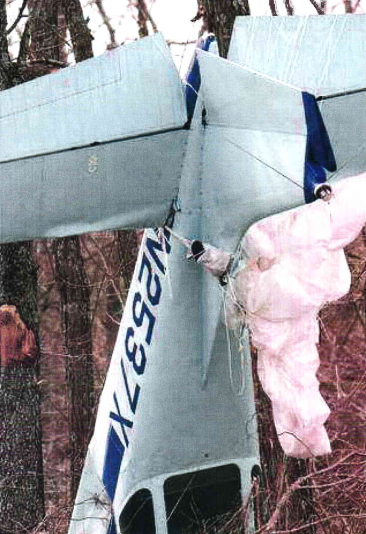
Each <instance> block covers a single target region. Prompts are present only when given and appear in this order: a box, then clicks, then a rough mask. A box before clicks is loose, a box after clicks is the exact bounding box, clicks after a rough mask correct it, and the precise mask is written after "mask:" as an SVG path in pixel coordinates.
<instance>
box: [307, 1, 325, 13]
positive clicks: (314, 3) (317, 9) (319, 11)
mask: <svg viewBox="0 0 366 534" xmlns="http://www.w3.org/2000/svg"><path fill="white" fill-rule="evenodd" d="M309 2H310V4H311V5H312V6H313V7H314V8H315V10H316V12H317V13H318V15H325V11H324V9H322V8H321V7H320V5H319V4H318V3H317V2H316V1H315V0H309Z"/></svg>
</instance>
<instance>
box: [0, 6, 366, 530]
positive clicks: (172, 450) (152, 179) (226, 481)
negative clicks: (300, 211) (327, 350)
mask: <svg viewBox="0 0 366 534" xmlns="http://www.w3.org/2000/svg"><path fill="white" fill-rule="evenodd" d="M365 33H366V18H365V17H364V16H361V15H360V16H352V17H351V16H347V15H344V16H327V17H258V18H252V17H239V18H238V19H237V20H236V23H235V28H234V32H233V37H232V42H231V46H230V52H229V57H228V60H224V59H222V58H219V57H217V56H216V55H214V54H212V53H210V52H205V51H201V52H199V53H198V61H199V67H200V77H201V88H200V90H199V93H198V97H197V102H196V109H195V112H194V115H193V117H192V120H191V121H190V123H188V122H187V112H186V106H185V99H184V91H183V87H182V83H181V81H180V79H179V76H178V73H177V71H176V69H175V66H174V63H173V60H172V58H171V56H170V52H169V49H168V47H167V46H166V44H165V43H164V40H163V38H162V36H161V35H159V34H157V35H155V36H153V37H148V38H145V39H142V40H140V41H137V42H134V43H131V44H128V45H126V46H124V47H122V48H119V49H116V50H113V51H110V52H107V53H106V54H105V55H104V56H101V57H99V58H96V59H91V60H89V61H86V62H84V63H82V64H80V65H77V66H76V67H72V68H69V69H65V70H63V71H61V72H58V73H57V74H53V75H51V76H46V77H44V78H40V79H38V80H35V81H33V82H29V83H27V84H24V85H21V86H19V87H16V88H14V89H11V90H8V91H5V92H4V93H2V94H1V95H0V126H1V127H0V146H1V150H0V172H1V181H0V198H1V227H0V239H1V241H2V242H11V241H19V240H25V239H35V238H50V237H56V236H57V237H58V236H66V235H75V234H78V233H83V232H91V231H100V230H106V229H115V228H142V227H145V228H148V230H146V231H145V235H144V238H143V242H142V245H141V250H140V253H139V257H138V261H137V264H136V269H135V274H134V278H133V282H132V285H131V288H130V291H129V296H128V299H127V303H126V306H125V311H124V315H123V319H122V322H121V326H120V330H119V334H118V339H117V342H116V347H115V350H114V353H113V356H112V360H111V364H110V369H109V371H108V375H107V378H106V382H105V386H104V390H103V393H102V396H101V399H100V405H99V411H98V416H97V421H96V426H95V431H94V435H93V438H92V440H91V443H90V445H89V450H88V454H87V458H86V461H85V466H84V471H83V475H82V478H81V482H80V487H79V491H78V495H77V497H76V502H75V507H74V512H73V516H72V519H71V523H70V530H69V534H107V533H108V534H120V533H122V532H123V533H124V534H127V533H128V534H142V533H143V534H178V533H183V532H184V531H186V530H187V529H191V530H192V529H193V530H192V531H195V530H194V528H195V525H196V522H197V518H199V519H200V520H209V519H210V518H212V517H214V516H216V515H218V514H225V513H228V512H231V511H233V510H235V509H236V507H238V506H240V503H241V502H242V500H243V499H245V498H246V496H247V495H248V494H249V492H250V489H251V484H252V479H253V477H257V476H258V474H259V473H260V465H261V462H260V457H259V445H258V436H257V429H256V420H255V407H254V400H253V385H252V379H251V364H250V348H249V335H248V330H247V327H246V326H245V324H243V325H242V328H241V330H240V340H238V339H237V337H236V336H235V332H233V331H229V330H228V329H227V328H226V326H225V311H223V308H224V306H223V301H224V298H225V287H224V286H223V285H221V284H220V283H219V281H218V280H217V278H215V277H214V276H212V275H211V274H210V273H207V272H206V271H205V270H203V269H202V267H201V266H200V265H199V263H198V262H195V261H187V258H186V247H185V246H182V245H184V244H186V245H187V246H188V248H189V247H191V248H192V246H193V243H196V245H197V243H201V245H202V243H204V244H205V243H209V244H211V245H213V246H214V247H216V248H217V249H219V250H222V251H224V252H225V253H227V254H229V255H232V256H233V257H235V254H236V252H237V250H238V247H239V244H240V242H241V239H242V237H243V236H244V234H245V233H246V232H247V231H248V229H249V228H250V227H251V225H253V224H254V223H257V222H258V221H259V220H261V219H263V218H267V217H270V216H272V215H274V214H278V213H282V212H284V211H286V210H291V209H293V208H297V207H298V206H302V205H303V204H304V203H305V202H310V203H311V202H313V201H316V198H317V191H319V187H320V188H321V186H322V185H323V184H324V183H325V182H326V181H327V184H329V191H328V192H327V191H326V193H330V195H331V194H332V187H333V184H336V183H337V182H338V181H340V180H342V179H344V178H347V177H349V176H354V175H357V174H358V173H362V172H364V171H365V170H366V156H365V150H364V137H365V135H364V134H365V133H366V118H365V116H364V115H363V114H362V113H360V112H359V110H360V108H362V106H363V105H364V101H365V98H366V68H365V67H366V65H365V63H366V59H365V58H366V54H365V46H366V39H365V37H366V36H365ZM30 95H31V98H30ZM25 118H26V119H27V121H28V122H31V123H32V124H33V125H34V127H33V130H32V132H27V131H24V129H23V124H24V120H25ZM56 124H57V125H58V126H57V128H55V125H56ZM350 125H352V128H351V127H350ZM34 131H37V132H39V135H37V136H36V135H34V133H33V132H34ZM19 132H21V134H20V133H19ZM19 137H21V138H22V139H23V142H22V143H21V144H20V145H19V142H18V140H19ZM334 188H335V189H336V185H334ZM320 190H321V189H320ZM30 192H31V194H30ZM323 193H324V189H323ZM19 198H24V199H26V200H25V201H24V202H23V203H22V204H19V203H15V202H12V199H19ZM326 201H327V200H326ZM316 202H324V200H318V201H316ZM316 202H314V205H315V204H316ZM350 209H351V208H350ZM365 218H366V217H365ZM151 228H160V230H152V229H151ZM202 247H203V250H204V249H205V245H202ZM191 252H192V250H191ZM201 252H202V249H201ZM193 256H194V250H193ZM226 274H228V275H230V273H226ZM310 452H311V451H310ZM193 503H194V506H193ZM197 528H198V527H197ZM253 528H254V527H253Z"/></svg>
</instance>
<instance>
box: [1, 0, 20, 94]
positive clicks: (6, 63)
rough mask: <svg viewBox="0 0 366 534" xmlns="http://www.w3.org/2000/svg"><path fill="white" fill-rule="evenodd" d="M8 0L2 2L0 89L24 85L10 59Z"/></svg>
mask: <svg viewBox="0 0 366 534" xmlns="http://www.w3.org/2000/svg"><path fill="white" fill-rule="evenodd" d="M7 21H8V19H7V14H6V0H0V89H8V88H9V87H12V86H13V85H17V84H19V83H22V81H23V80H22V79H21V76H20V73H19V71H18V68H17V66H16V65H14V64H13V63H12V61H11V59H10V54H9V48H8V39H7V31H6V26H7Z"/></svg>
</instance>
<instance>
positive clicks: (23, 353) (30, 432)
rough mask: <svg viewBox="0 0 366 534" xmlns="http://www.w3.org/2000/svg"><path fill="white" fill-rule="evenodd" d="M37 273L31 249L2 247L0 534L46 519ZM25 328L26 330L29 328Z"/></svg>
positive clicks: (26, 529)
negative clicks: (44, 516)
mask: <svg viewBox="0 0 366 534" xmlns="http://www.w3.org/2000/svg"><path fill="white" fill-rule="evenodd" d="M36 293H37V273H36V269H35V266H34V264H33V260H32V255H31V247H30V244H28V243H21V244H10V245H2V246H1V247H0V304H2V306H1V308H0V357H1V370H0V373H1V374H0V481H1V486H0V488H1V489H0V517H1V522H0V533H1V534H6V533H12V534H18V533H23V532H24V533H25V532H29V531H30V530H31V529H32V528H34V527H35V526H36V525H37V523H38V522H39V521H41V519H42V517H43V515H44V497H43V470H42V433H41V426H40V395H39V388H38V383H37V382H38V379H37V377H38V354H39V351H38V344H37V341H36V339H37V336H36V332H37V313H36ZM26 325H27V326H26Z"/></svg>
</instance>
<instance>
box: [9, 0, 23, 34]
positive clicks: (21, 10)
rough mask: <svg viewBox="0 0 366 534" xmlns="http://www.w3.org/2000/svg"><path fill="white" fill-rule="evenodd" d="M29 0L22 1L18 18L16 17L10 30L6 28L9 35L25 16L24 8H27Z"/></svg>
mask: <svg viewBox="0 0 366 534" xmlns="http://www.w3.org/2000/svg"><path fill="white" fill-rule="evenodd" d="M27 2H28V0H23V3H22V5H21V7H20V9H19V13H18V16H17V18H16V19H15V21H14V22H13V24H12V25H11V26H10V28H9V29H8V30H6V33H7V34H8V35H9V33H11V32H12V31H13V30H14V29H15V28H16V26H17V25H18V22H19V21H20V19H21V18H22V17H23V13H24V10H25V8H26V6H27Z"/></svg>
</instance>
